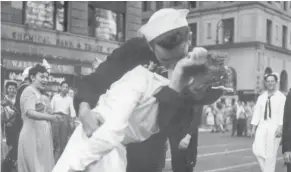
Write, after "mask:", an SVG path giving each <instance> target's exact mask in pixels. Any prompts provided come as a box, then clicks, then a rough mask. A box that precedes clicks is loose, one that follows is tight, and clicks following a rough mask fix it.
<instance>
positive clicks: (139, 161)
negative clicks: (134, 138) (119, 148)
mask: <svg viewBox="0 0 291 172" xmlns="http://www.w3.org/2000/svg"><path fill="white" fill-rule="evenodd" d="M166 140H167V138H166V136H164V135H163V134H156V135H153V136H151V137H150V138H149V139H148V140H146V141H144V142H142V143H131V144H129V145H127V147H126V150H127V168H126V172H162V171H163V169H164V167H165V159H166Z"/></svg>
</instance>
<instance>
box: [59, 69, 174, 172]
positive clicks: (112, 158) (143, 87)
mask: <svg viewBox="0 0 291 172" xmlns="http://www.w3.org/2000/svg"><path fill="white" fill-rule="evenodd" d="M168 83H169V80H168V79H166V78H164V77H162V76H160V75H158V74H156V73H152V72H150V71H149V70H147V69H146V68H144V67H142V66H138V67H136V68H134V69H133V70H131V71H129V72H128V73H126V74H125V75H124V76H123V77H122V78H121V79H120V80H118V81H117V82H115V83H114V84H113V85H112V86H111V88H110V89H109V90H108V91H107V92H106V93H105V94H104V95H102V96H101V97H100V99H99V102H98V104H97V105H96V107H95V108H94V109H93V111H94V112H96V113H98V114H99V115H101V116H102V118H104V119H105V122H104V124H103V125H102V126H101V127H100V128H98V129H97V130H96V131H95V132H94V133H93V135H92V136H91V137H90V138H87V136H86V135H85V134H84V131H83V128H82V125H79V126H78V127H77V128H76V130H75V131H74V133H73V134H72V136H71V138H70V140H69V142H68V144H67V146H66V148H65V150H64V152H63V154H62V156H61V157H60V159H59V161H58V162H57V164H56V166H55V167H54V169H53V172H69V171H70V169H72V170H75V171H78V170H79V171H82V170H85V169H86V170H85V171H87V172H99V171H102V172H113V171H114V172H126V165H127V162H126V149H125V146H124V145H126V144H128V143H132V142H142V141H144V140H146V139H148V138H149V137H150V136H151V135H153V134H155V133H157V132H158V131H159V128H158V126H157V114H158V107H159V104H158V102H157V100H156V98H155V97H154V95H155V94H156V93H157V92H158V91H159V90H160V89H161V88H162V87H163V86H166V85H168ZM96 98H97V97H96ZM89 164H91V165H90V166H89Z"/></svg>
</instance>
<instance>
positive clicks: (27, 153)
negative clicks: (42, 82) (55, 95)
mask: <svg viewBox="0 0 291 172" xmlns="http://www.w3.org/2000/svg"><path fill="white" fill-rule="evenodd" d="M48 107H49V104H47V102H46V101H45V97H44V96H42V95H41V94H40V92H39V91H38V90H36V89H35V88H34V87H32V86H28V87H27V88H25V89H24V91H23V93H22V95H21V97H20V108H21V112H22V114H21V115H22V119H23V127H22V129H21V132H20V136H19V144H18V158H17V161H18V172H51V171H52V169H53V167H54V156H53V142H52V133H51V124H50V122H49V121H45V120H34V119H31V118H28V117H27V115H26V112H27V111H28V110H37V111H39V112H46V113H47V111H48V110H49V108H48Z"/></svg>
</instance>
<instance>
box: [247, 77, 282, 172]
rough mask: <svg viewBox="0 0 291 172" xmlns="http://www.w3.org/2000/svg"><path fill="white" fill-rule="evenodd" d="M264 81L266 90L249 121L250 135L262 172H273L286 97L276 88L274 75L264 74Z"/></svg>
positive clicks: (276, 78)
mask: <svg viewBox="0 0 291 172" xmlns="http://www.w3.org/2000/svg"><path fill="white" fill-rule="evenodd" d="M264 80H265V83H266V88H267V90H266V91H265V92H264V93H262V94H261V95H260V96H259V97H258V100H257V103H256V106H255V109H254V114H253V118H252V121H251V124H252V125H253V129H252V134H251V135H252V136H255V139H254V143H253V153H254V155H255V156H256V158H257V160H258V163H259V165H260V168H261V171H262V172H275V168H276V158H277V152H278V148H279V145H280V142H281V138H282V126H283V116H284V105H285V101H286V96H285V95H284V94H283V93H282V92H280V91H279V90H278V88H277V84H278V81H279V77H278V75H277V74H276V73H270V74H266V75H265V77H264Z"/></svg>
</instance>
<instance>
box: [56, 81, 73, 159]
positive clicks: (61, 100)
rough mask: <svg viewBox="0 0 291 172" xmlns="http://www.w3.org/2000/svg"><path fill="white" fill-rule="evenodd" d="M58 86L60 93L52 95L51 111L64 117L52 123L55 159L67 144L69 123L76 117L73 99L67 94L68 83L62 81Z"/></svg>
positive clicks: (70, 132) (70, 128)
mask: <svg viewBox="0 0 291 172" xmlns="http://www.w3.org/2000/svg"><path fill="white" fill-rule="evenodd" d="M60 86H61V89H60V90H61V91H60V93H59V94H56V95H54V97H53V98H52V100H51V108H52V111H53V113H54V114H59V115H62V116H63V117H64V120H63V121H57V122H54V123H53V124H52V125H53V137H54V151H55V160H56V161H57V160H58V159H59V157H60V155H61V154H62V152H63V151H64V148H65V147H66V145H67V142H68V140H69V137H70V135H71V134H72V127H71V123H72V121H73V120H74V118H75V117H76V112H75V109H74V105H73V99H72V97H70V96H69V95H68V88H69V84H68V83H67V82H66V81H63V82H62V83H61V85H60Z"/></svg>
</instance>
